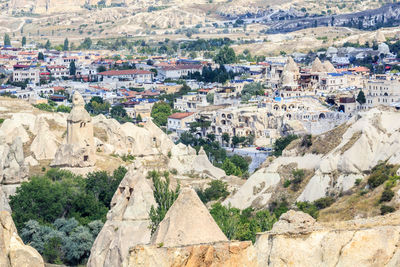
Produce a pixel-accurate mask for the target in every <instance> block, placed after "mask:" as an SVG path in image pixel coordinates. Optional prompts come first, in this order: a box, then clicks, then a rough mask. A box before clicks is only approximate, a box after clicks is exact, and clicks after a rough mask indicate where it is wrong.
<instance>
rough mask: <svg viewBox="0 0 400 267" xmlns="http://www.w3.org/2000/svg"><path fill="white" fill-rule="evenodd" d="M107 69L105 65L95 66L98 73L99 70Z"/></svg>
mask: <svg viewBox="0 0 400 267" xmlns="http://www.w3.org/2000/svg"><path fill="white" fill-rule="evenodd" d="M106 70H107V69H106V67H104V66H98V67H97V72H98V73H100V72H104V71H106Z"/></svg>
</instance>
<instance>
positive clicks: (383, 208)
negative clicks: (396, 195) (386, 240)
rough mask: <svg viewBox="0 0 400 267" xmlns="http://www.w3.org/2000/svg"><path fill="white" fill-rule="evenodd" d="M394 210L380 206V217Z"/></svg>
mask: <svg viewBox="0 0 400 267" xmlns="http://www.w3.org/2000/svg"><path fill="white" fill-rule="evenodd" d="M394 211H395V209H394V208H393V207H391V206H386V205H382V206H381V215H385V214H387V213H391V212H394Z"/></svg>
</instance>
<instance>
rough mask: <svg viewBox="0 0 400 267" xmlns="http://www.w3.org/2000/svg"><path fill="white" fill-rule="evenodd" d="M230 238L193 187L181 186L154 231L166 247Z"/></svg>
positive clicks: (158, 239)
mask: <svg viewBox="0 0 400 267" xmlns="http://www.w3.org/2000/svg"><path fill="white" fill-rule="evenodd" d="M224 241H228V239H227V238H226V236H225V235H224V233H223V232H222V231H221V229H220V228H219V227H218V225H217V223H216V222H215V221H214V219H213V217H212V216H211V214H210V213H209V212H208V210H207V208H206V207H205V206H204V204H203V203H202V202H201V200H200V198H199V197H198V196H197V194H196V192H195V191H194V190H193V189H190V188H185V189H182V191H181V193H180V194H179V196H178V198H177V199H176V201H175V202H174V204H173V205H172V206H171V207H170V209H169V210H168V212H167V214H166V215H165V218H164V220H162V221H161V223H160V224H159V226H158V228H157V230H156V232H155V233H154V235H153V237H152V239H151V242H152V244H162V245H163V246H164V247H176V246H186V245H194V244H203V243H214V242H224Z"/></svg>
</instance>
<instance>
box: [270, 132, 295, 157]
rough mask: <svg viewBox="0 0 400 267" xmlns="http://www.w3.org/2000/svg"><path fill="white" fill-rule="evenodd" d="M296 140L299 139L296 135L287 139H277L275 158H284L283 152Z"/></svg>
mask: <svg viewBox="0 0 400 267" xmlns="http://www.w3.org/2000/svg"><path fill="white" fill-rule="evenodd" d="M295 139H297V136H296V135H288V136H286V137H282V138H278V139H276V141H275V143H274V156H276V157H279V156H282V151H283V150H284V149H285V148H286V147H287V146H288V145H289V144H290V143H291V142H292V141H293V140H295Z"/></svg>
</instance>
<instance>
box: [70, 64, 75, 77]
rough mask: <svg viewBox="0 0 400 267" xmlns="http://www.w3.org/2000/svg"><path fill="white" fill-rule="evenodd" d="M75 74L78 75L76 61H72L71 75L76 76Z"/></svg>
mask: <svg viewBox="0 0 400 267" xmlns="http://www.w3.org/2000/svg"><path fill="white" fill-rule="evenodd" d="M75 74H76V66H75V61H71V63H69V75H73V76H75Z"/></svg>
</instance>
